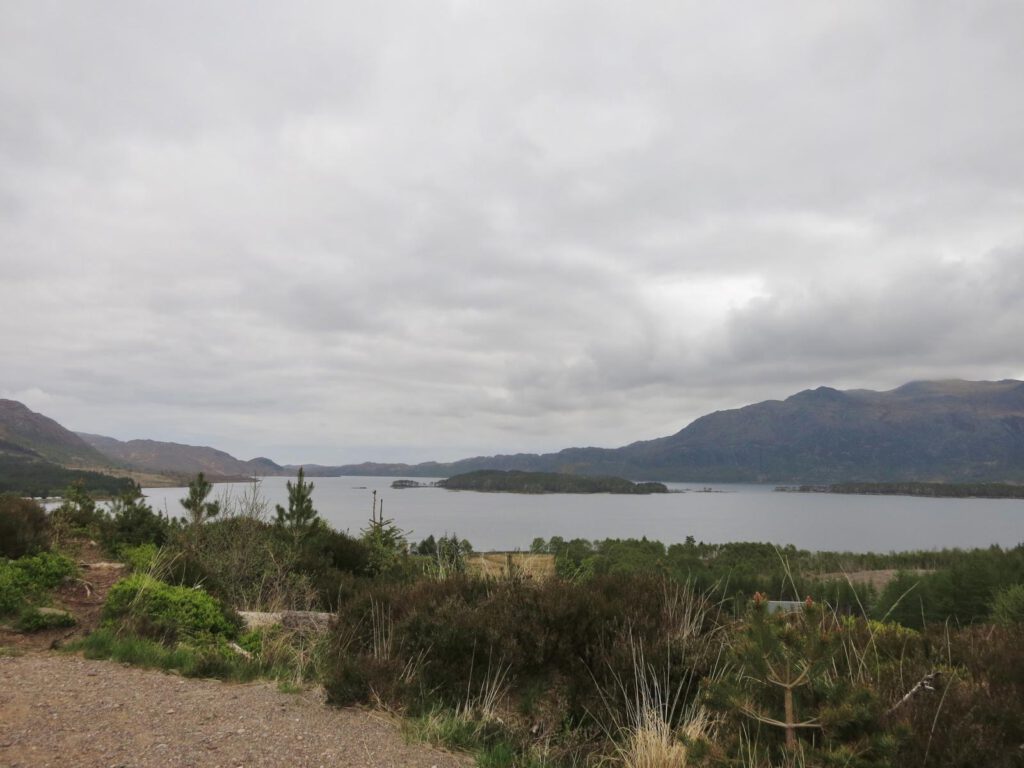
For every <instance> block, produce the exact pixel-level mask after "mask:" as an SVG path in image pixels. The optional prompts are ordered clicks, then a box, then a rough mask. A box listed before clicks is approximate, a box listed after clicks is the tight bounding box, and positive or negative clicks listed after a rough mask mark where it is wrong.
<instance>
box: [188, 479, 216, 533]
mask: <svg viewBox="0 0 1024 768" xmlns="http://www.w3.org/2000/svg"><path fill="white" fill-rule="evenodd" d="M211 491H213V483H211V482H210V481H209V480H207V479H206V477H205V476H204V475H203V473H202V472H200V473H199V474H198V475H196V476H195V478H194V479H193V480H192V482H191V483H189V484H188V496H186V497H185V498H184V499H181V502H180V503H181V506H183V507H184V508H185V511H187V512H188V522H189V524H190V525H193V526H199V525H200V524H202V523H204V522H206V521H207V520H209V519H210V518H211V517H216V516H217V515H219V514H220V502H219V501H207V500H206V498H207V497H208V496H209V495H210V493H211Z"/></svg>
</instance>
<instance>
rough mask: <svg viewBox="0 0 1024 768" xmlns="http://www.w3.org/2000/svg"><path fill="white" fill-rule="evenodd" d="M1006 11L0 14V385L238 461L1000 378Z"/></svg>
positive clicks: (128, 9)
mask: <svg viewBox="0 0 1024 768" xmlns="http://www.w3.org/2000/svg"><path fill="white" fill-rule="evenodd" d="M1022 26H1024V6H1021V5H1020V4H1019V3H1014V2H997V1H995V0H992V1H983V2H978V3H971V4H966V5H965V4H962V3H953V2H927V3H926V2H917V3H915V2H910V3H902V4H895V5H894V4H892V3H882V2H878V3H875V2H866V3H856V4H849V5H836V4H821V3H815V2H811V1H809V0H808V2H793V3H785V4H783V5H782V6H779V5H771V6H768V5H765V4H763V3H756V2H747V3H742V2H741V3H736V4H728V5H724V4H708V3H696V2H693V3H689V2H683V3H665V4H660V3H648V4H643V5H641V6H636V5H635V4H634V5H633V6H626V5H622V4H612V3H594V2H569V3H557V4H551V3H544V2H529V1H527V2H516V3H481V4H474V3H467V2H411V1H410V2H393V3H392V2H384V3H377V4H372V8H371V7H370V6H367V5H366V4H355V3H328V2H313V1H310V2H300V3H296V4H289V5H288V6H287V7H285V6H283V5H281V4H279V3H269V2H244V3H243V2H224V3H215V4H211V3H197V2H184V3H176V4H173V5H167V4H157V3H139V2H109V3H103V4H101V5H99V6H97V5H92V6H89V5H85V4H70V5H69V4H66V3H63V4H61V3H50V2H37V3H28V4H24V3H23V4H17V3H7V4H4V5H3V6H2V7H0V45H2V47H3V50H4V51H5V54H4V58H5V67H4V68H2V70H0V260H2V275H3V280H2V289H0V291H2V299H3V302H2V304H3V311H2V312H0V350H2V352H3V359H4V371H3V377H2V379H0V395H3V396H7V397H15V398H17V399H21V400H23V401H25V402H26V403H27V404H28V405H30V406H31V407H33V408H35V409H37V410H41V411H43V412H45V413H47V414H48V415H51V416H54V417H55V418H57V419H58V420H60V421H62V423H65V424H66V425H68V426H71V427H72V428H75V429H81V430H84V431H93V432H101V433H106V434H110V435H113V436H116V437H121V438H133V437H152V438H156V439H168V440H180V441H184V442H199V443H211V444H214V445H216V446H218V447H221V448H224V449H226V450H229V451H231V452H232V453H235V454H236V455H240V456H241V457H243V458H248V457H250V456H253V455H257V454H264V455H269V456H271V457H273V458H275V459H277V460H280V461H307V462H320V463H341V462H348V461H358V460H364V459H376V460H409V461H416V460H424V459H454V458H459V457H463V456H466V455H472V454H476V453H491V452H496V451H518V450H531V451H544V450H553V449H558V448H562V447H566V446H569V445H607V446H616V445H621V444H623V443H626V442H630V441H632V440H635V439H640V438H646V437H654V436H659V435H663V434H668V433H670V432H674V431H676V430H677V429H679V428H680V427H682V426H684V425H685V424H686V423H688V422H689V421H690V420H692V419H693V418H696V417H697V416H700V415H702V414H703V413H705V412H707V411H710V410H714V409H717V408H724V407H734V406H738V405H743V404H745V403H748V402H752V401H756V400H761V399H765V398H768V397H782V396H785V395H788V394H790V393H792V392H794V391H797V390H799V389H803V388H806V387H812V386H817V385H819V384H828V385H831V386H837V387H876V388H888V387H892V386H896V385H899V384H901V383H903V382H905V381H907V380H910V379H914V378H939V377H954V376H957V377H966V378H1005V377H1024V361H1022V359H1021V356H1020V353H1019V347H1020V339H1021V336H1022V331H1024V141H1022V139H1021V137H1022V136H1024V88H1022V87H1021V75H1020V73H1021V72H1024V48H1022V47H1021V46H1020V44H1019V34H1018V31H1019V30H1020V29H1021V28H1022Z"/></svg>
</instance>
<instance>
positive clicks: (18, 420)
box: [0, 400, 114, 469]
mask: <svg viewBox="0 0 1024 768" xmlns="http://www.w3.org/2000/svg"><path fill="white" fill-rule="evenodd" d="M0 441H3V443H4V444H5V445H6V446H7V447H8V448H7V450H8V451H10V450H11V449H16V450H18V451H21V452H24V451H26V450H27V451H30V452H31V453H33V454H35V455H36V456H38V457H39V458H41V459H45V460H47V461H50V462H53V463H54V464H59V465H61V466H65V467H78V468H87V469H104V468H110V467H112V466H113V464H114V462H113V461H111V459H109V458H108V457H107V456H104V455H103V454H102V453H100V452H99V451H97V450H96V449H95V448H93V447H92V446H91V445H89V444H88V443H87V442H86V441H85V440H83V439H82V438H81V437H79V436H78V435H76V434H75V433H74V432H71V431H70V430H67V429H65V428H64V427H62V426H61V425H60V424H58V423H57V422H56V421H54V420H53V419H51V418H49V417H47V416H43V415H42V414H41V413H36V412H35V411H31V410H29V409H28V408H27V407H26V406H24V405H23V404H21V403H19V402H17V401H16V400H0Z"/></svg>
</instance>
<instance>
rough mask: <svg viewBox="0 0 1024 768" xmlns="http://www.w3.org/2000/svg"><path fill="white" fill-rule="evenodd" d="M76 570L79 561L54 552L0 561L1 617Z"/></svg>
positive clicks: (52, 586) (15, 610) (20, 607)
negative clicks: (76, 562)
mask: <svg viewBox="0 0 1024 768" xmlns="http://www.w3.org/2000/svg"><path fill="white" fill-rule="evenodd" d="M74 572H75V564H74V563H73V562H72V561H71V560H69V559H68V558H66V557H64V556H63V555H56V554H53V553H50V552H41V553H40V554H38V555H32V556H31V557H22V558H19V559H18V560H0V616H9V615H11V614H13V613H17V612H18V611H20V610H21V609H22V608H24V607H25V605H26V604H27V603H29V602H31V601H34V600H38V599H40V598H42V596H43V594H44V593H45V592H46V591H47V590H50V589H53V588H54V587H57V586H59V585H60V583H61V582H62V581H64V579H65V578H67V577H68V576H71V575H72V574H73V573H74Z"/></svg>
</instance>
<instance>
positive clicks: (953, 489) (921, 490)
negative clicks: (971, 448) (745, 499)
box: [775, 482, 1024, 499]
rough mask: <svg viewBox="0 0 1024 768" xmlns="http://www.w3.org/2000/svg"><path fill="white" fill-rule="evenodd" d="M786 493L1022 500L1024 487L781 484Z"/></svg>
mask: <svg viewBox="0 0 1024 768" xmlns="http://www.w3.org/2000/svg"><path fill="white" fill-rule="evenodd" d="M775 490H776V491H783V492H788V493H852V494H860V495H865V496H926V497H929V498H944V499H1024V485H1010V484H1007V483H918V482H905V483H834V484H832V485H793V486H785V485H780V486H778V487H776V489H775Z"/></svg>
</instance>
